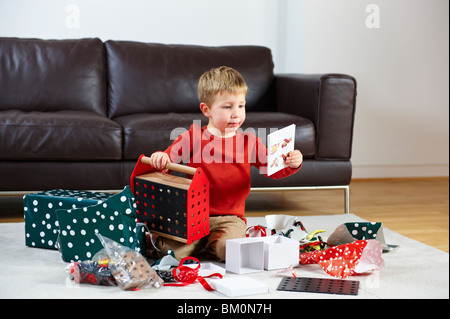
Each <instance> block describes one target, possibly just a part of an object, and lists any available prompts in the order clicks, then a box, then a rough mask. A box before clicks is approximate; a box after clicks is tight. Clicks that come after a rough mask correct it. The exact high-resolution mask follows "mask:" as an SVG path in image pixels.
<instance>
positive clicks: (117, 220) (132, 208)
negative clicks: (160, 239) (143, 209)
mask: <svg viewBox="0 0 450 319" xmlns="http://www.w3.org/2000/svg"><path fill="white" fill-rule="evenodd" d="M56 215H57V217H58V222H59V229H60V234H59V237H58V242H59V252H60V253H61V257H62V259H63V260H64V261H66V262H74V261H79V260H81V261H83V260H90V259H92V257H94V255H95V254H96V253H97V252H98V251H99V250H101V249H102V248H103V246H102V244H101V243H100V241H99V239H98V237H97V235H96V234H97V233H99V234H101V235H102V236H105V237H108V238H110V239H112V240H114V241H116V242H118V243H120V244H121V245H123V246H126V247H129V248H131V249H134V250H136V251H137V252H143V253H144V254H145V243H146V240H145V225H144V224H142V223H138V222H137V216H136V203H135V199H134V197H133V194H132V192H131V190H130V187H129V186H126V187H125V188H124V189H123V191H122V192H120V193H118V194H115V195H113V196H111V197H110V198H108V199H107V200H105V201H104V202H102V203H100V204H97V205H93V206H89V207H84V208H77V209H58V210H57V211H56Z"/></svg>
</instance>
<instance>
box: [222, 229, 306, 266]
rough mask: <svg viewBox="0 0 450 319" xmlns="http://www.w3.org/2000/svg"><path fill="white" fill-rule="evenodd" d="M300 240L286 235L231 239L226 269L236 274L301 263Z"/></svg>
mask: <svg viewBox="0 0 450 319" xmlns="http://www.w3.org/2000/svg"><path fill="white" fill-rule="evenodd" d="M299 245H300V244H299V242H298V240H294V239H290V238H287V237H284V236H269V237H246V238H238V239H229V240H227V243H226V270H228V271H231V272H234V273H236V274H246V273H251V272H257V271H262V270H264V269H266V270H272V269H280V268H287V267H289V266H290V265H292V266H293V267H296V266H298V264H299Z"/></svg>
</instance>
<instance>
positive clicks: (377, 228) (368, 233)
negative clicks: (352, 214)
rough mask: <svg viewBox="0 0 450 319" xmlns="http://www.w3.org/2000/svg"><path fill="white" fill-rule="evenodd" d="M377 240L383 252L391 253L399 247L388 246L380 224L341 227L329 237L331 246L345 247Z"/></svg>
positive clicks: (357, 224) (328, 240) (346, 224)
mask: <svg viewBox="0 0 450 319" xmlns="http://www.w3.org/2000/svg"><path fill="white" fill-rule="evenodd" d="M365 239H375V240H377V241H378V242H379V243H380V244H381V245H382V246H383V251H390V250H392V249H394V248H396V247H398V246H397V245H388V244H387V243H386V240H385V238H384V232H383V226H382V223H379V222H353V223H344V224H341V225H339V226H338V227H337V228H336V229H335V230H334V232H333V233H332V234H331V235H330V237H328V239H327V244H328V245H330V246H336V245H343V244H348V243H351V242H353V241H355V240H365Z"/></svg>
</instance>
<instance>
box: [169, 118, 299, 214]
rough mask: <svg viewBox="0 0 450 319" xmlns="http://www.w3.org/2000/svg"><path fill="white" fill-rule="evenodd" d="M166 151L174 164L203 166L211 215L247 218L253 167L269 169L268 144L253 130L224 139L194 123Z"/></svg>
mask: <svg viewBox="0 0 450 319" xmlns="http://www.w3.org/2000/svg"><path fill="white" fill-rule="evenodd" d="M165 152H166V153H167V154H168V155H169V157H170V160H171V162H173V163H187V165H188V166H191V167H195V168H197V167H201V168H202V170H203V172H204V173H205V174H206V176H207V177H208V179H209V183H210V212H209V213H210V215H211V216H217V215H236V216H239V217H244V212H245V200H246V199H247V197H248V194H249V193H250V168H251V166H255V167H256V168H258V169H259V170H260V172H261V173H264V174H265V173H266V171H267V150H266V147H265V145H264V143H263V142H262V141H261V139H260V138H257V137H256V136H255V135H254V134H253V133H247V132H245V133H241V132H239V131H237V132H236V135H235V136H233V137H228V138H221V137H217V136H214V135H212V134H211V133H210V132H209V131H208V130H207V128H206V126H204V127H202V128H200V126H199V125H197V124H192V125H191V127H190V129H189V130H188V131H186V132H184V133H183V134H181V135H180V136H179V137H178V138H177V139H176V140H175V141H174V142H173V144H172V145H171V146H169V147H168V148H167V149H166V150H165ZM300 167H301V165H300ZM300 167H298V168H297V169H292V168H290V167H286V168H284V169H282V170H281V171H278V172H277V173H275V174H273V175H271V176H269V177H270V178H275V179H279V178H283V177H287V176H289V175H292V174H294V173H295V172H297V171H298V170H299V169H300ZM266 176H267V175H266Z"/></svg>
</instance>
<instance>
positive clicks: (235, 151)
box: [150, 67, 303, 260]
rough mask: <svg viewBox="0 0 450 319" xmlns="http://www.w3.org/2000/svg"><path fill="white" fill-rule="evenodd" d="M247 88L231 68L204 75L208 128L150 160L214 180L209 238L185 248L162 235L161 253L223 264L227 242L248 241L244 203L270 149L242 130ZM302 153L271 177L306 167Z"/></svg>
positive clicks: (201, 90)
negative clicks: (197, 170)
mask: <svg viewBox="0 0 450 319" xmlns="http://www.w3.org/2000/svg"><path fill="white" fill-rule="evenodd" d="M246 94H247V84H246V83H245V81H244V79H243V78H242V76H241V75H240V74H239V73H238V72H237V71H236V70H234V69H232V68H229V67H219V68H215V69H212V70H210V71H208V72H206V73H204V74H203V75H202V76H201V77H200V80H199V83H198V97H199V100H200V110H201V111H202V113H203V114H204V115H205V116H206V117H207V118H208V125H207V126H204V127H202V128H200V127H199V126H198V125H197V124H193V125H192V126H191V128H190V129H189V131H186V132H184V133H183V134H181V135H180V136H179V137H178V138H177V139H176V140H175V141H174V142H173V144H172V145H171V146H170V147H169V148H168V149H167V150H165V151H164V152H155V153H153V154H152V155H151V157H150V163H151V165H152V166H153V167H154V168H155V169H156V170H160V171H162V172H163V173H166V172H167V170H166V169H165V167H166V164H167V162H169V161H170V162H175V163H180V162H184V163H188V166H191V167H201V168H202V170H203V171H204V173H205V174H206V176H207V177H208V179H209V182H210V234H209V236H207V237H204V238H202V239H201V240H199V241H197V242H195V243H192V244H190V245H186V244H183V243H180V242H177V241H175V240H171V239H167V238H163V237H158V238H157V240H156V247H157V248H158V249H159V250H160V251H161V252H166V251H167V250H168V249H172V250H173V251H174V253H175V257H176V258H177V259H182V258H184V257H187V256H193V255H195V254H197V253H198V252H200V251H201V250H202V249H205V250H206V251H207V252H209V253H211V254H212V255H214V256H216V257H217V258H218V259H219V260H225V243H226V240H227V239H233V238H240V237H245V231H246V228H247V226H246V222H245V219H244V211H245V200H246V198H247V196H248V194H249V193H250V167H251V166H256V167H257V168H258V169H260V170H261V171H265V170H266V169H267V160H266V159H267V150H266V147H265V146H264V144H263V143H262V141H261V139H259V138H257V137H256V136H255V135H254V134H252V133H242V132H240V131H238V128H239V127H240V126H241V125H242V123H243V122H244V120H245V97H246ZM302 161H303V156H302V154H301V153H300V151H298V150H295V151H293V152H292V153H291V154H290V155H289V156H288V157H287V158H286V161H285V163H286V165H288V167H286V168H284V169H283V170H281V171H279V172H277V173H275V174H273V175H271V176H270V177H271V178H283V177H286V176H289V175H292V174H294V173H295V172H297V171H298V170H299V169H300V167H301V164H302Z"/></svg>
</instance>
